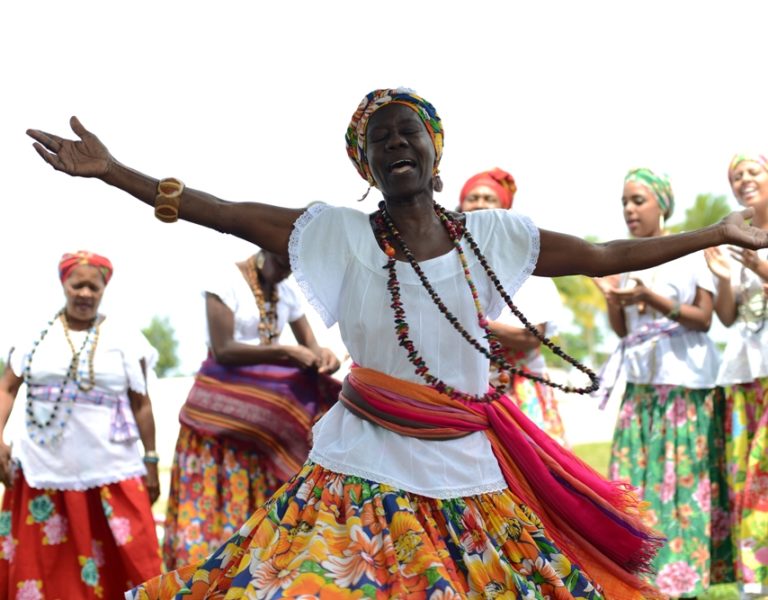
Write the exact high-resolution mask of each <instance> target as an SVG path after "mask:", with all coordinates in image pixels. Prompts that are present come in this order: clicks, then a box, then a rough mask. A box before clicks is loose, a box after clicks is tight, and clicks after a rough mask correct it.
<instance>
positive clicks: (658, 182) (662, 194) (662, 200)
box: [624, 167, 675, 219]
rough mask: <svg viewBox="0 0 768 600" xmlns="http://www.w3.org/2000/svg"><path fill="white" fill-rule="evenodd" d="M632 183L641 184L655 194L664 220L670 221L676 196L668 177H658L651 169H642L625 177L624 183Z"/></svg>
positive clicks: (635, 170)
mask: <svg viewBox="0 0 768 600" xmlns="http://www.w3.org/2000/svg"><path fill="white" fill-rule="evenodd" d="M630 181H633V182H635V183H640V184H642V185H644V186H645V187H646V188H648V189H649V190H650V191H651V192H653V194H654V195H655V196H656V201H657V202H658V203H659V208H661V212H662V214H663V215H664V219H669V217H671V216H672V211H673V210H674V208H675V196H674V195H673V194H672V185H671V184H670V183H669V178H668V177H667V176H666V175H657V174H656V173H654V172H653V171H651V170H650V169H646V168H645V167H641V168H638V169H630V170H629V172H628V173H627V175H626V177H624V183H628V182H630Z"/></svg>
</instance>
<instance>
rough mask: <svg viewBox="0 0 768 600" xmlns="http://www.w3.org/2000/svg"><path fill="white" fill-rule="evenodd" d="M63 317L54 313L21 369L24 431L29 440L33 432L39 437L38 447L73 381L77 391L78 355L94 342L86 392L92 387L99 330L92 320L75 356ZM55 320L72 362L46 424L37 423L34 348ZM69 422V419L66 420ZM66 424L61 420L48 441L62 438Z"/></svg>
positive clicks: (63, 315)
mask: <svg viewBox="0 0 768 600" xmlns="http://www.w3.org/2000/svg"><path fill="white" fill-rule="evenodd" d="M66 318H67V317H66V315H65V314H64V310H63V309H62V310H60V311H59V312H57V313H56V314H55V315H54V316H53V318H52V319H51V320H50V321H48V324H47V325H46V326H45V329H43V330H42V331H41V332H40V337H39V338H38V339H37V340H35V341H34V342H33V343H32V350H31V351H30V353H29V357H28V358H27V361H26V364H25V366H24V376H23V379H24V383H25V384H26V386H27V406H26V411H27V419H26V423H27V430H28V431H29V433H30V436H31V437H32V438H33V439H34V438H35V437H36V436H35V430H36V431H37V433H38V436H37V439H36V441H37V442H38V443H39V444H40V445H45V435H44V431H45V430H46V429H48V428H49V427H50V426H51V425H52V424H53V423H55V422H56V420H57V417H58V414H59V410H60V407H61V404H62V401H63V400H64V396H65V392H66V389H67V385H68V384H69V383H70V382H72V381H75V382H77V383H78V387H80V383H79V382H78V380H77V370H78V364H79V363H80V355H81V354H82V352H83V350H85V347H86V345H87V344H88V342H89V341H90V340H91V339H92V338H93V340H94V341H93V344H92V345H91V356H90V358H89V365H90V377H91V382H90V385H89V386H88V385H87V384H86V388H85V391H87V390H90V389H91V388H92V387H93V384H94V381H93V354H94V353H95V351H96V342H97V340H98V326H97V325H96V319H94V320H93V323H92V324H91V327H90V328H89V330H88V333H87V334H86V336H85V339H84V340H83V343H82V345H81V346H80V349H79V350H77V351H76V352H75V350H74V346H73V345H72V341H71V340H70V339H69V335H68V332H67V324H66V321H65V320H66ZM56 319H61V321H62V326H63V327H64V328H65V333H67V341H68V342H69V345H70V348H71V349H72V359H71V360H70V363H69V367H68V368H67V371H66V373H65V375H64V380H63V381H62V382H61V385H60V387H59V393H58V395H57V396H56V400H54V402H53V408H52V410H51V414H50V415H49V416H48V418H47V419H46V420H45V421H40V420H38V418H37V416H36V415H35V411H34V409H33V407H32V401H33V400H34V398H33V396H32V387H33V386H32V359H33V358H34V356H35V351H36V350H37V347H38V346H39V345H40V343H41V342H42V341H43V340H44V339H45V336H46V335H47V334H48V330H49V329H50V328H51V327H52V326H53V324H54V322H55V321H56ZM71 404H72V403H71V402H70V405H69V406H68V407H67V409H66V411H67V416H69V415H71V414H72V406H71ZM67 420H68V419H67ZM66 424H67V421H66V420H61V421H59V422H58V425H59V429H60V431H58V432H57V433H56V434H55V435H53V436H51V439H52V440H53V439H57V438H58V437H60V436H61V433H62V432H63V429H64V427H65V425H66Z"/></svg>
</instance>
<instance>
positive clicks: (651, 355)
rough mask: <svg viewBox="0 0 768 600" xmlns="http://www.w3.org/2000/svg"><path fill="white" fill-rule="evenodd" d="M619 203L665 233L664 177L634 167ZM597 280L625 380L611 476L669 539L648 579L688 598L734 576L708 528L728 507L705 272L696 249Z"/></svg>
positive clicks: (669, 205)
mask: <svg viewBox="0 0 768 600" xmlns="http://www.w3.org/2000/svg"><path fill="white" fill-rule="evenodd" d="M621 200H622V204H623V211H624V219H625V221H626V223H627V228H628V229H629V233H630V235H631V236H633V237H635V238H638V239H641V238H643V239H656V240H659V239H663V237H664V236H665V235H666V233H665V231H664V223H665V222H666V221H667V219H669V217H670V215H671V214H672V211H673V208H674V197H673V194H672V187H671V186H670V184H669V180H668V179H667V178H666V177H665V176H663V175H658V174H656V173H654V172H653V171H651V170H650V169H645V168H641V169H632V170H631V171H629V172H628V173H627V175H626V177H625V180H624V190H623V194H622V198H621ZM597 281H598V286H599V287H600V289H601V290H602V291H603V292H604V293H605V297H606V300H607V305H608V320H609V322H610V324H611V327H612V328H613V330H614V331H615V332H616V334H617V335H618V336H619V337H620V338H621V345H620V350H619V351H620V352H621V353H622V359H623V368H624V371H625V374H626V380H627V385H626V389H625V391H624V396H623V398H622V401H621V408H620V409H619V417H618V420H617V423H616V428H615V431H614V435H613V445H612V448H611V460H610V466H609V473H610V477H611V478H612V479H616V480H621V481H627V482H629V483H630V484H632V486H634V487H635V488H636V489H638V490H639V493H640V494H641V495H642V497H643V499H644V500H645V501H646V502H648V503H649V510H648V517H647V518H648V519H649V521H650V522H651V523H652V524H653V526H654V527H656V528H658V529H659V530H660V531H661V532H663V533H664V535H665V536H666V537H667V540H669V542H668V543H667V544H666V545H665V546H664V547H663V548H662V549H661V550H660V551H659V553H658V555H657V556H656V560H655V562H654V567H655V571H656V575H655V576H654V583H655V584H656V585H657V586H658V587H659V589H661V590H662V591H663V592H665V593H666V594H668V595H669V596H670V597H673V598H691V597H696V596H699V595H701V594H702V592H703V591H704V590H705V589H707V587H708V586H709V583H710V581H711V580H712V579H713V578H716V579H717V581H716V582H719V583H721V582H724V581H731V580H732V577H733V574H732V571H731V572H730V573H729V571H728V569H725V570H724V569H723V565H724V564H725V563H726V561H727V559H728V557H729V556H730V551H731V547H730V544H729V543H728V542H729V540H728V539H725V540H723V539H721V538H719V537H718V536H717V535H715V536H714V537H713V535H712V533H711V532H712V528H713V527H715V526H716V525H717V523H718V522H719V521H718V519H720V518H722V516H723V515H724V514H726V511H727V509H728V501H727V495H726V494H725V485H724V483H725V482H724V479H725V473H724V472H722V471H721V470H719V469H718V467H719V466H721V465H722V461H721V458H722V446H721V440H722V430H721V425H722V411H723V405H722V401H721V400H722V399H721V397H720V396H719V394H717V392H716V390H715V376H716V374H717V367H718V362H717V361H718V354H717V351H716V349H715V346H714V343H713V342H712V340H711V339H710V337H709V336H708V335H707V331H708V330H709V327H710V324H711V322H712V306H713V303H714V300H713V291H714V290H713V285H712V278H711V276H710V275H709V271H708V269H707V266H706V262H705V260H704V257H703V256H702V254H701V253H700V252H697V253H693V254H689V255H688V256H684V257H682V258H678V259H677V260H673V261H670V262H667V263H664V264H662V265H659V266H657V267H653V268H651V269H644V270H638V271H633V272H631V273H624V274H622V275H620V276H615V277H610V278H603V279H599V280H597ZM713 523H714V525H713ZM713 576H714V577H713Z"/></svg>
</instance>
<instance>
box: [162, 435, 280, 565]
mask: <svg viewBox="0 0 768 600" xmlns="http://www.w3.org/2000/svg"><path fill="white" fill-rule="evenodd" d="M282 483H283V482H282V481H278V479H277V476H276V475H275V474H274V473H273V472H272V470H271V469H269V468H268V465H267V464H266V461H264V460H263V457H262V455H261V454H260V453H259V452H257V451H255V450H252V449H249V448H247V447H245V446H244V445H243V444H236V443H234V442H230V441H228V440H226V439H222V440H219V439H218V438H216V437H214V436H210V435H202V434H200V433H197V432H196V431H194V430H193V429H191V428H189V427H187V426H186V425H183V424H182V425H181V430H180V431H179V437H178V441H177V442H176V452H175V455H174V458H173V467H172V469H171V488H170V491H169V495H168V508H167V511H166V518H165V537H164V539H163V562H164V563H165V567H166V569H168V570H169V571H172V570H173V569H175V568H177V567H179V566H181V565H185V564H188V563H191V562H198V561H200V560H202V559H204V558H206V557H207V556H208V555H210V554H211V553H212V552H213V551H214V550H216V549H218V547H219V546H220V545H221V544H222V543H223V542H225V541H226V540H227V539H229V538H230V537H232V535H234V534H235V533H236V532H237V530H238V529H239V528H240V526H241V525H242V524H243V523H244V522H245V521H246V519H247V518H248V517H249V516H250V515H251V514H253V512H254V511H255V510H256V508H257V507H259V506H261V505H262V504H264V502H266V501H267V499H268V498H269V497H270V496H271V495H272V494H273V493H274V491H275V490H276V489H277V488H278V487H279V486H280V485H281V484H282Z"/></svg>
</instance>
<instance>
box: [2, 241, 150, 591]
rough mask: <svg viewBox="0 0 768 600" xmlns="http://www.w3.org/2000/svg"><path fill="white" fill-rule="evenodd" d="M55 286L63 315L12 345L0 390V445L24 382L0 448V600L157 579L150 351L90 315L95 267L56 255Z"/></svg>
mask: <svg viewBox="0 0 768 600" xmlns="http://www.w3.org/2000/svg"><path fill="white" fill-rule="evenodd" d="M59 276H60V279H61V283H62V286H63V288H64V296H65V298H66V303H65V305H64V308H62V309H61V310H59V311H58V312H56V314H55V315H54V316H53V318H52V319H51V320H50V321H49V322H48V324H47V325H45V326H44V327H42V328H41V330H38V331H36V332H34V333H31V334H30V335H29V336H26V337H22V338H21V339H20V340H18V343H17V344H16V345H15V346H14V347H13V349H12V351H11V354H10V361H9V364H8V365H7V366H6V369H5V372H4V373H3V376H2V379H1V380H0V438H2V433H3V429H5V425H6V423H7V421H8V416H9V414H10V412H11V407H12V406H13V403H14V399H15V398H16V395H17V393H18V391H19V388H20V387H21V385H22V383H23V384H26V403H25V415H24V417H25V426H24V427H23V428H21V431H19V432H17V433H16V439H14V443H13V448H11V447H10V446H9V445H7V444H6V443H5V442H4V441H2V440H1V439H0V479H1V480H2V482H3V483H4V484H5V486H6V489H5V494H4V495H3V503H2V512H0V597H1V598H14V599H18V600H22V599H23V600H38V599H40V600H42V599H43V598H72V599H75V598H77V599H86V600H91V599H96V598H99V599H105V600H106V599H110V598H117V597H119V596H120V594H122V593H123V592H124V591H125V590H126V589H128V588H130V587H131V586H132V585H135V584H137V583H140V582H141V581H143V580H144V579H146V578H147V577H150V576H152V575H156V574H157V573H158V572H159V571H160V551H159V548H158V543H157V534H156V533H155V524H154V519H153V517H152V512H151V504H152V502H154V501H155V500H157V497H158V496H159V495H160V486H159V483H158V476H157V458H158V457H157V453H156V451H155V423H154V419H153V417H152V407H151V405H150V401H149V397H148V396H147V387H146V376H145V374H146V369H147V368H148V367H149V365H148V364H147V362H148V358H149V357H150V356H153V355H154V354H155V353H154V350H153V349H152V348H151V346H149V343H148V342H147V340H146V338H144V336H143V335H142V334H141V333H140V332H139V331H135V330H130V329H126V328H124V327H123V326H122V324H121V323H120V322H119V321H115V320H113V319H107V318H106V317H105V316H104V315H102V314H99V312H98V310H99V303H100V301H101V298H102V295H103V294H104V289H105V287H106V285H107V283H108V282H109V279H110V277H111V276H112V264H111V263H110V261H109V260H108V259H107V258H105V257H103V256H99V255H97V254H93V253H90V252H85V251H80V252H77V253H74V254H65V255H64V256H63V257H62V259H61V261H60V262H59ZM6 434H7V432H6ZM139 439H141V443H142V445H143V447H144V456H143V457H142V455H141V453H140V452H139V448H138V446H137V441H138V440H139ZM5 440H9V436H8V435H6V436H5Z"/></svg>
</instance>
